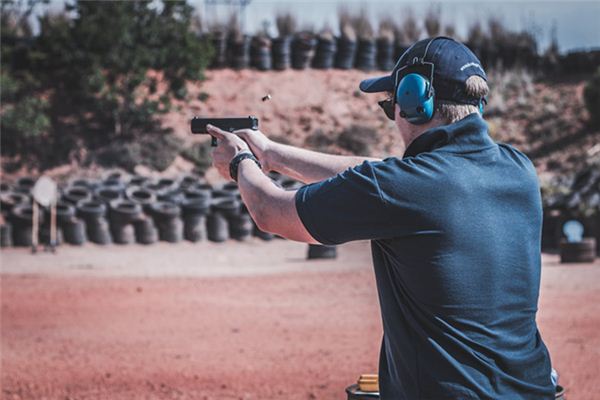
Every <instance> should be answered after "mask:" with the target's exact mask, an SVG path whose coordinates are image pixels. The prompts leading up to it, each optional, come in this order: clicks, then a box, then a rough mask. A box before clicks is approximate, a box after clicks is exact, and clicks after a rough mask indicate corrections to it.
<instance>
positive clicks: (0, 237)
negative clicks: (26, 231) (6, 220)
mask: <svg viewBox="0 0 600 400" xmlns="http://www.w3.org/2000/svg"><path fill="white" fill-rule="evenodd" d="M12 245H13V238H12V225H11V224H3V225H0V247H3V248H4V247H11V246H12Z"/></svg>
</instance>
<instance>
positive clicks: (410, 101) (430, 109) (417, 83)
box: [394, 37, 438, 125]
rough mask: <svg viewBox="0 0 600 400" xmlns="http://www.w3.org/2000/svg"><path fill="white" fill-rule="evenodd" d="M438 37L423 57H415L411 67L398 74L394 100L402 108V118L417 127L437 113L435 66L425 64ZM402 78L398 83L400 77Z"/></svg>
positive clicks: (426, 47)
mask: <svg viewBox="0 0 600 400" xmlns="http://www.w3.org/2000/svg"><path fill="white" fill-rule="evenodd" d="M436 39H438V38H437V37H435V38H432V39H431V40H429V42H427V45H426V46H425V51H423V56H422V57H421V58H420V59H419V58H417V57H415V58H414V59H413V61H412V63H411V64H410V65H407V66H405V67H402V68H400V69H399V70H398V71H397V72H396V91H395V93H394V100H395V102H396V103H397V104H398V105H399V106H400V116H401V117H402V118H405V119H406V120H407V121H408V122H410V123H411V124H415V125H421V124H425V123H427V122H429V121H431V119H432V118H433V114H434V112H435V103H434V97H435V96H434V95H435V93H434V90H433V71H434V68H435V66H434V64H433V63H429V62H425V57H426V56H427V52H428V51H429V46H431V43H433V42H434V41H435V40H436ZM400 76H401V77H402V78H401V79H400V81H398V79H399V77H400Z"/></svg>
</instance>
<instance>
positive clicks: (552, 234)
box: [542, 162, 600, 259]
mask: <svg viewBox="0 0 600 400" xmlns="http://www.w3.org/2000/svg"><path fill="white" fill-rule="evenodd" d="M542 194H543V197H544V224H543V227H542V248H543V249H546V250H554V249H559V248H563V247H565V246H566V247H568V248H569V249H570V250H568V252H575V251H577V252H580V253H581V257H583V258H585V259H588V258H589V257H588V256H585V255H586V254H588V253H590V252H592V251H591V250H590V248H591V247H593V248H594V249H595V252H596V254H597V255H600V246H599V245H598V244H599V243H600V163H598V162H597V163H594V164H591V165H588V166H587V167H585V168H583V169H582V170H580V171H578V172H577V173H576V174H574V176H573V177H571V178H569V179H568V180H567V182H565V183H563V184H562V185H558V186H557V188H554V189H553V191H548V193H544V191H542ZM569 220H576V221H579V222H580V223H581V224H582V225H583V228H584V233H583V235H584V237H586V238H590V239H591V238H595V245H593V246H592V245H591V243H590V241H589V240H584V242H582V243H581V244H580V245H579V246H580V247H577V246H575V245H574V244H562V243H563V242H564V239H565V235H564V233H563V225H564V224H565V223H566V222H567V221H569ZM590 246H591V247H590ZM576 249H579V250H576ZM571 258H572V256H571V255H568V256H567V259H571Z"/></svg>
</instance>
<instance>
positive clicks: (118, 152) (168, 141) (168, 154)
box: [89, 134, 183, 172]
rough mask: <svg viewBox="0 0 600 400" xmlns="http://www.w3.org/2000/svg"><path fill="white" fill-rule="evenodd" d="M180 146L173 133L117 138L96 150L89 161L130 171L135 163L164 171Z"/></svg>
mask: <svg viewBox="0 0 600 400" xmlns="http://www.w3.org/2000/svg"><path fill="white" fill-rule="evenodd" d="M182 148H183V142H182V140H181V139H179V138H178V137H176V136H174V135H170V134H149V135H146V136H143V137H141V138H140V139H138V140H135V141H123V140H117V141H115V142H114V143H111V144H109V145H108V146H105V147H103V148H102V149H100V150H99V151H97V152H96V153H95V154H93V155H92V156H91V157H90V160H89V161H95V162H96V163H97V164H99V165H101V166H103V167H107V168H113V167H119V168H123V169H125V170H127V171H130V172H132V171H133V170H134V168H135V167H136V166H137V165H144V166H146V167H148V168H151V169H153V170H156V171H164V170H165V169H167V168H168V167H169V166H170V165H171V164H172V163H173V161H175V157H177V155H178V154H179V153H180V152H181V149H182Z"/></svg>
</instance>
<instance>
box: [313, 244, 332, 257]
mask: <svg viewBox="0 0 600 400" xmlns="http://www.w3.org/2000/svg"><path fill="white" fill-rule="evenodd" d="M307 258H308V259H309V260H318V259H334V258H337V247H335V246H325V245H320V244H309V245H308V255H307Z"/></svg>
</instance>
